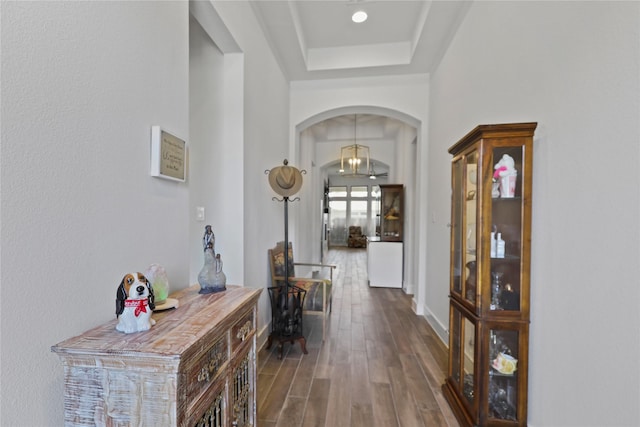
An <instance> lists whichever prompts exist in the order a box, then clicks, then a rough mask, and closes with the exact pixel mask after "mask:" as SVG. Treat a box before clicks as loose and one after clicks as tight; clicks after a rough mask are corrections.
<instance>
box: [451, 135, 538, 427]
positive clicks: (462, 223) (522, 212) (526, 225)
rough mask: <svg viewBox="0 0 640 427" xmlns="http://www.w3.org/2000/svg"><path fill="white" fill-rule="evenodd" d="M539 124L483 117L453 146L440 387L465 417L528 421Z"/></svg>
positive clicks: (474, 421)
mask: <svg viewBox="0 0 640 427" xmlns="http://www.w3.org/2000/svg"><path fill="white" fill-rule="evenodd" d="M536 125H537V124H536V123H516V124H504V125H481V126H478V127H476V128H475V129H474V130H472V131H471V132H470V133H468V134H467V135H466V136H465V137H464V138H462V139H461V140H460V141H459V142H458V143H456V144H455V145H453V146H452V147H451V148H450V149H449V153H450V154H452V155H453V159H452V188H453V191H452V206H451V224H452V227H451V248H450V251H451V253H450V255H451V266H450V310H449V369H448V373H447V378H446V380H445V383H444V385H443V386H442V387H443V392H444V395H445V397H446V399H447V401H448V402H449V404H450V405H451V407H452V409H453V412H454V413H455V415H456V417H457V418H458V421H460V423H461V424H462V425H464V426H506V427H509V426H526V425H527V380H528V372H527V371H528V353H529V289H530V283H529V282H530V246H531V182H532V159H533V133H534V130H535V128H536ZM498 236H499V239H498ZM500 240H501V241H502V242H501V243H500V242H499V241H500Z"/></svg>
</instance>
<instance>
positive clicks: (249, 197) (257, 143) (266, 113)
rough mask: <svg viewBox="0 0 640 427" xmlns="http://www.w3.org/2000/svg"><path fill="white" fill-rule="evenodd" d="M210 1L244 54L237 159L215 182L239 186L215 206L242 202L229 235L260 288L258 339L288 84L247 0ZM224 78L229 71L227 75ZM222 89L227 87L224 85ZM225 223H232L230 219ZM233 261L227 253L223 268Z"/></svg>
mask: <svg viewBox="0 0 640 427" xmlns="http://www.w3.org/2000/svg"><path fill="white" fill-rule="evenodd" d="M213 5H214V7H215V9H216V12H217V13H218V14H219V16H220V17H221V18H222V20H223V21H224V24H225V25H226V26H227V28H228V30H229V32H230V33H231V34H232V35H233V37H234V39H235V41H236V42H237V43H238V45H239V46H240V48H241V49H242V52H243V55H244V62H243V64H242V68H243V69H242V76H243V80H242V85H243V87H242V89H243V91H244V93H243V98H242V99H241V100H238V102H241V103H242V104H243V105H242V107H241V111H242V114H243V118H242V126H243V127H242V140H241V141H238V142H237V143H238V144H242V148H241V151H242V161H241V162H240V164H236V162H235V161H234V160H233V159H227V158H223V161H225V162H227V164H226V168H227V171H228V173H226V174H225V176H224V180H223V181H222V182H219V185H221V186H225V185H227V183H230V184H232V185H233V183H234V181H236V180H243V182H242V188H240V189H238V190H237V191H236V192H235V193H234V194H231V195H228V197H227V199H226V200H224V203H225V204H224V205H221V206H219V209H221V210H226V209H228V208H227V206H232V204H233V201H234V200H237V202H238V203H242V204H243V205H244V209H243V210H242V213H241V215H238V216H237V217H236V221H242V234H241V235H237V236H233V235H231V236H229V238H232V239H234V238H237V239H242V240H243V242H244V243H243V248H244V249H243V263H244V285H245V286H250V287H255V288H261V289H264V291H263V293H262V295H261V297H260V302H259V307H258V312H259V317H260V319H259V328H260V329H261V330H260V333H261V335H260V340H261V342H262V341H263V340H264V339H265V336H266V335H268V330H267V329H265V328H266V327H267V326H268V323H269V322H270V320H271V308H270V306H269V302H268V297H267V291H266V287H267V286H268V285H269V282H270V273H269V263H268V258H267V250H268V249H269V248H271V247H273V246H275V244H276V242H278V241H280V240H283V239H284V217H283V206H282V203H278V202H274V201H272V200H271V198H272V197H274V196H276V194H275V193H274V192H273V190H272V189H271V187H270V186H269V182H268V179H267V175H265V173H264V172H265V170H267V169H271V168H273V167H275V166H278V165H281V164H282V160H283V159H284V158H285V157H287V156H288V147H289V133H288V130H289V95H288V94H289V86H288V83H287V81H286V79H285V78H284V75H283V74H282V72H281V70H280V68H279V67H278V64H277V62H276V60H275V58H274V56H273V55H272V53H271V50H270V48H269V46H268V45H267V42H266V41H265V39H264V38H263V36H262V32H261V31H260V25H259V24H258V22H257V21H256V20H255V16H254V14H253V11H252V9H251V6H250V5H249V3H248V2H246V1H239V2H224V1H223V2H215V3H214V4H213ZM214 42H215V40H214ZM226 60H227V59H225V61H226ZM227 78H229V79H230V78H232V76H230V75H227ZM221 89H222V90H224V91H226V90H227V87H226V86H225V88H221ZM226 96H228V95H226ZM227 103H231V100H229V99H227ZM233 108H238V107H237V106H234V107H233ZM225 122H226V123H229V122H233V117H228V118H226V119H225ZM231 125H232V126H235V125H233V124H231ZM228 143H229V142H225V144H228ZM293 215H295V212H294V213H293ZM293 221H294V220H293V219H292V220H291V223H293ZM229 224H232V221H231V219H229ZM234 230H235V226H234ZM218 233H225V230H224V229H219V231H217V234H216V237H217V235H218ZM223 255H224V254H223ZM237 261H238V260H234V259H229V257H226V258H225V259H224V263H225V264H224V265H225V268H226V266H227V265H229V263H232V262H237ZM259 344H260V343H259Z"/></svg>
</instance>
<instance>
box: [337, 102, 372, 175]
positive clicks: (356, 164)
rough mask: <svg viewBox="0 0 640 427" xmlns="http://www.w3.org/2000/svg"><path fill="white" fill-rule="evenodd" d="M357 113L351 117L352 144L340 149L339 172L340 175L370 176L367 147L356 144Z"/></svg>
mask: <svg viewBox="0 0 640 427" xmlns="http://www.w3.org/2000/svg"><path fill="white" fill-rule="evenodd" d="M357 131H358V115H357V114H354V117H353V144H352V145H347V146H346V147H342V148H341V149H340V171H339V172H340V173H341V174H342V176H353V177H361V176H370V169H369V167H370V166H369V147H368V146H366V145H361V144H358V135H357ZM345 166H346V169H345Z"/></svg>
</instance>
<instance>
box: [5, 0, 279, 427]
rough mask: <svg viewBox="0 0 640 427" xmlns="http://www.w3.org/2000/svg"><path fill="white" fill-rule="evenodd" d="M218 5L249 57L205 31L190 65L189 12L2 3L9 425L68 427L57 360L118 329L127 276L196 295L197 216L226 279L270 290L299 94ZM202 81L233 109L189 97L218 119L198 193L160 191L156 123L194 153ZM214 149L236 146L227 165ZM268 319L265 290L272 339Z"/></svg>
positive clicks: (256, 33) (169, 187)
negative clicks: (278, 181) (108, 328)
mask: <svg viewBox="0 0 640 427" xmlns="http://www.w3.org/2000/svg"><path fill="white" fill-rule="evenodd" d="M222 3H223V4H221V5H220V6H219V10H220V14H221V15H224V19H225V23H228V24H229V31H230V34H232V35H233V37H234V38H235V39H236V41H237V42H238V45H239V48H241V51H242V53H232V54H230V55H225V56H223V57H221V54H220V52H216V50H215V49H214V46H211V45H207V43H208V42H207V40H206V37H205V36H204V35H203V34H202V32H200V31H198V32H196V37H195V42H196V44H194V46H200V47H203V45H206V46H205V50H206V53H205V54H203V56H200V57H197V59H196V60H194V61H192V62H191V63H190V58H189V42H190V40H189V10H188V8H189V3H188V2H165V1H158V2H62V1H61V2H37V3H36V2H2V4H1V8H2V11H1V12H2V18H1V19H2V27H1V37H2V70H1V71H2V81H1V83H2V99H1V113H2V128H1V137H2V158H1V159H0V171H1V178H2V185H1V190H2V192H1V195H2V200H1V201H2V211H1V214H0V220H1V225H2V228H1V230H0V236H1V240H2V253H1V255H2V257H1V266H2V270H1V271H0V278H1V280H2V286H1V287H0V292H1V293H2V295H1V296H2V298H1V299H0V301H1V303H0V304H1V306H0V308H1V311H0V313H1V315H0V321H1V325H2V329H1V332H2V347H1V349H0V357H1V364H0V369H1V373H0V378H1V380H2V389H1V393H2V395H1V406H0V425H3V426H4V425H6V426H12V427H13V426H29V427H31V426H49V425H62V424H63V400H62V398H63V395H62V391H63V369H62V364H61V362H60V360H59V358H58V356H57V355H55V354H53V353H51V352H50V347H51V345H53V344H56V343H57V342H60V341H62V340H64V339H66V338H69V337H71V336H74V335H77V334H80V333H82V332H84V331H85V330H87V329H89V328H91V327H93V326H96V325H98V324H101V323H103V322H105V321H108V320H111V319H113V318H114V317H115V312H114V311H115V307H114V299H115V292H116V288H117V286H118V284H119V283H120V280H121V279H122V276H123V275H124V274H125V273H126V272H129V271H132V270H143V269H145V268H146V267H147V266H148V265H149V264H151V263H152V262H157V263H160V264H162V265H164V266H165V267H166V269H167V271H168V273H169V279H170V282H171V284H172V288H173V289H174V290H177V289H180V288H182V287H185V286H187V285H189V284H191V283H193V282H192V279H193V278H194V277H195V275H197V271H196V270H194V269H197V270H199V268H200V267H201V262H202V261H201V259H200V256H201V252H200V251H201V249H198V248H199V247H200V238H201V236H202V231H200V230H197V228H198V225H202V226H204V223H197V224H196V223H195V219H194V216H195V212H193V211H192V210H193V209H192V207H194V206H197V205H200V204H201V203H202V204H203V205H205V206H207V207H208V209H207V211H208V212H209V213H211V215H212V216H211V217H210V218H211V223H212V225H214V230H215V231H216V237H217V238H218V240H217V242H216V248H217V249H219V250H220V251H221V252H222V253H223V260H224V261H225V270H226V271H229V273H230V275H231V276H232V277H239V279H238V280H241V281H244V283H245V284H246V285H248V286H253V287H257V288H264V287H265V286H266V285H267V283H268V277H269V273H268V264H267V249H268V248H269V247H270V246H271V245H273V243H274V242H275V241H276V240H277V239H279V238H280V239H281V237H280V234H281V233H280V230H279V229H278V226H279V225H280V224H281V221H282V216H281V215H282V211H281V205H279V204H277V203H274V202H272V201H271V197H272V194H271V190H270V188H269V186H268V183H267V179H266V175H264V170H265V169H267V168H270V167H272V166H275V165H277V164H279V163H280V162H281V161H282V158H283V157H284V156H285V155H286V152H287V148H288V146H289V143H288V139H287V138H288V86H287V84H286V81H285V79H284V77H283V75H282V73H281V71H280V69H279V68H278V66H277V64H276V62H275V60H274V59H273V57H272V55H271V54H270V51H269V49H268V47H267V45H266V42H264V40H263V39H262V33H261V32H260V30H259V29H258V28H259V26H258V24H257V22H253V21H251V20H252V19H253V18H252V17H253V14H252V13H251V10H250V7H249V5H248V4H247V2H233V3H229V2H222ZM192 35H193V34H192ZM193 40H194V39H192V41H193ZM214 42H215V43H216V45H218V46H220V45H225V46H226V45H228V40H226V39H224V40H223V39H220V38H217V39H216V40H214ZM192 59H193V58H192ZM220 66H222V69H220V68H219V67H220ZM190 67H193V70H192V71H193V74H192V76H193V77H194V79H201V80H200V81H201V82H202V84H203V85H206V87H203V90H206V91H210V92H213V93H215V94H221V95H222V96H223V97H224V100H223V105H224V106H225V108H224V111H222V112H221V111H219V110H220V105H221V104H220V103H219V102H218V100H213V101H212V102H211V103H209V104H207V105H204V106H203V105H202V104H199V103H198V102H200V101H203V100H202V99H201V98H197V97H196V94H195V89H193V88H192V90H191V94H192V95H191V96H192V98H193V99H191V101H193V102H192V103H191V107H198V106H202V108H203V109H204V110H205V111H206V114H210V124H209V126H211V127H210V128H207V127H206V126H204V122H205V121H206V118H200V121H199V122H196V123H197V125H196V126H195V128H194V129H195V131H194V141H193V142H194V146H193V150H194V151H193V153H192V154H193V155H194V156H195V155H197V156H200V155H203V156H204V158H200V157H198V158H197V159H196V158H193V157H192V158H191V160H192V161H193V162H194V163H193V164H192V166H193V169H192V170H190V172H193V174H194V175H193V176H189V180H188V182H187V183H175V182H170V181H166V180H161V179H158V178H152V177H150V176H149V141H150V128H151V126H152V125H156V124H160V125H163V126H164V127H165V128H166V129H167V130H168V131H170V132H172V133H175V134H176V135H178V136H180V137H182V138H184V139H186V140H187V141H190V123H189V121H190V120H189V109H190V91H189V77H190V76H189V73H190ZM207 68H208V69H209V70H210V72H211V75H210V76H209V77H210V79H209V80H206V79H202V77H203V75H204V74H206V73H207ZM234 69H235V70H236V71H237V73H236V74H235V75H231V74H232V73H231V71H230V70H234ZM220 82H223V83H222V85H224V87H221V83H220ZM229 83H231V85H230V87H231V89H232V90H233V92H230V91H229V90H228V89H229V86H228V85H229ZM194 84H195V82H194ZM243 89H245V90H246V92H244V93H247V94H250V95H246V96H245V97H243V96H244V93H242V90H243ZM238 91H240V92H241V93H242V95H241V96H240V97H239V99H235V103H234V98H233V97H234V93H235V94H237V93H238ZM210 101H211V100H210ZM192 113H195V112H194V110H193V109H192ZM194 117H195V115H194ZM219 124H222V130H219V129H217V128H216V126H217V125H219ZM207 130H212V131H213V132H212V134H211V135H210V137H209V139H207V138H206V137H203V135H205V134H206V132H207ZM205 136H206V135H205ZM221 137H222V141H220V139H221ZM208 142H210V143H212V145H207V144H208ZM216 144H223V145H224V144H234V146H233V148H232V149H231V150H230V151H225V155H224V156H222V157H220V156H219V152H218V151H216V150H220V145H216ZM227 148H228V147H225V150H226V149H227ZM229 155H230V157H229ZM207 160H208V161H209V162H208V164H211V163H213V165H214V167H215V169H214V170H207V169H206V167H207V165H206V164H205V165H203V163H207ZM220 169H222V173H221V174H220ZM205 180H206V181H208V182H204V181H205ZM211 182H213V183H215V184H218V185H220V186H224V187H225V188H226V189H227V190H228V189H229V188H231V189H235V190H234V192H233V193H232V194H230V193H229V191H216V190H219V189H220V187H218V189H216V188H215V184H214V185H212V183H211ZM238 186H239V187H238ZM247 206H249V208H247ZM209 207H211V208H210V209H209ZM238 212H240V213H239V214H238ZM220 223H221V224H224V225H223V226H221V227H219V228H217V227H216V224H220ZM190 227H191V228H192V229H193V230H195V231H193V234H194V236H190ZM194 237H195V240H196V241H195V242H194ZM234 239H239V240H240V241H241V244H240V245H238V244H237V243H238V242H237V241H234ZM218 245H220V247H218ZM229 248H232V249H229ZM238 250H240V253H239V254H237V255H233V256H227V255H226V254H228V253H229V252H231V253H234V252H236V251H238ZM193 252H196V253H197V252H200V253H199V256H198V260H196V261H193V260H192V259H191V257H190V253H193ZM238 264H239V267H237V265H238ZM227 269H228V270H227ZM235 272H238V273H235ZM242 277H244V280H243V279H242ZM267 307H268V303H267V299H266V292H265V293H263V296H262V298H261V301H260V308H259V310H260V316H261V318H260V327H261V328H264V326H265V325H266V321H267V319H266V318H267V317H268V315H269V310H268V309H267Z"/></svg>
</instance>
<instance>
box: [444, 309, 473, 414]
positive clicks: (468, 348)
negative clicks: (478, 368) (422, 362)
mask: <svg viewBox="0 0 640 427" xmlns="http://www.w3.org/2000/svg"><path fill="white" fill-rule="evenodd" d="M450 316H451V319H450V325H451V328H450V332H449V333H450V337H449V340H450V342H449V345H450V346H451V356H450V357H451V361H450V364H449V366H450V369H451V372H450V375H449V378H450V380H451V381H452V382H453V383H454V384H455V387H456V388H457V389H458V393H459V394H460V395H462V396H463V397H464V400H465V404H466V405H467V406H468V408H469V410H470V411H471V410H474V408H475V405H476V396H477V391H476V381H475V355H476V347H475V342H476V324H475V322H474V321H473V319H471V318H469V317H467V316H466V315H465V314H464V313H463V312H462V311H461V310H460V309H459V308H458V307H457V306H455V305H451V313H450Z"/></svg>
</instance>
